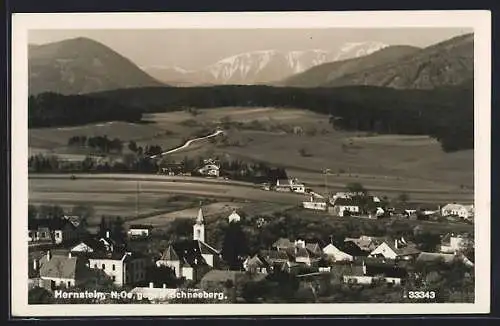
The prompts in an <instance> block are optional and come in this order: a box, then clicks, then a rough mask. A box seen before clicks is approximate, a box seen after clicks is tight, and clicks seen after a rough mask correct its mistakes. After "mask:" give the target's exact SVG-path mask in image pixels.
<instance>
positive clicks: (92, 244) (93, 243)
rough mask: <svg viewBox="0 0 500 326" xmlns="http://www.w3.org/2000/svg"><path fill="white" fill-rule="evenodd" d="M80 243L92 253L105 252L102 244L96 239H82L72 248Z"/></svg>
mask: <svg viewBox="0 0 500 326" xmlns="http://www.w3.org/2000/svg"><path fill="white" fill-rule="evenodd" d="M82 243H83V244H85V245H86V246H87V247H89V248H91V249H92V250H93V251H105V250H106V247H105V246H104V243H102V242H101V241H99V240H98V239H96V238H87V239H83V240H81V241H80V242H78V243H75V244H74V245H73V248H74V247H76V246H78V245H80V244H82Z"/></svg>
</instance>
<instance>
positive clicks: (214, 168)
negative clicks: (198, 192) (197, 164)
mask: <svg viewBox="0 0 500 326" xmlns="http://www.w3.org/2000/svg"><path fill="white" fill-rule="evenodd" d="M198 173H200V174H201V175H204V176H208V177H218V176H219V175H220V167H219V166H218V165H217V164H215V163H212V162H210V163H208V164H205V165H204V166H203V167H201V168H199V169H198Z"/></svg>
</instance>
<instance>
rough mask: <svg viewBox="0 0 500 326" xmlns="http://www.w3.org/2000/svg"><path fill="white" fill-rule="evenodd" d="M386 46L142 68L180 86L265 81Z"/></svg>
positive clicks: (254, 55) (265, 53) (260, 54)
mask: <svg viewBox="0 0 500 326" xmlns="http://www.w3.org/2000/svg"><path fill="white" fill-rule="evenodd" d="M386 46H387V45H386V44H384V43H380V42H361V43H346V44H344V45H343V46H342V47H341V48H340V49H339V50H338V51H326V50H321V49H312V50H296V51H277V50H260V51H251V52H245V53H241V54H237V55H233V56H230V57H227V58H224V59H222V60H219V61H217V62H215V63H213V64H210V65H208V66H206V67H203V68H201V69H198V70H186V69H183V68H181V67H175V66H173V67H172V66H166V67H162V66H152V67H143V69H144V71H146V72H147V73H149V74H150V75H151V76H153V77H155V78H157V79H158V80H161V81H163V82H165V83H168V84H173V85H178V86H182V85H204V84H210V85H228V84H233V85H234V84H238V85H254V84H266V83H271V82H276V81H279V80H282V79H283V78H286V77H288V76H291V75H293V74H298V73H301V72H303V71H305V70H307V69H309V68H312V67H314V66H317V65H320V64H323V63H326V62H331V61H338V60H343V59H348V58H355V57H360V56H364V55H368V54H370V53H373V52H376V51H378V50H380V49H383V48H384V47H386Z"/></svg>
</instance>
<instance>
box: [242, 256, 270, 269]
mask: <svg viewBox="0 0 500 326" xmlns="http://www.w3.org/2000/svg"><path fill="white" fill-rule="evenodd" d="M247 266H248V268H261V267H266V268H267V267H269V263H268V262H267V261H266V260H265V259H264V258H262V257H259V255H254V256H253V257H251V258H249V259H248V261H247Z"/></svg>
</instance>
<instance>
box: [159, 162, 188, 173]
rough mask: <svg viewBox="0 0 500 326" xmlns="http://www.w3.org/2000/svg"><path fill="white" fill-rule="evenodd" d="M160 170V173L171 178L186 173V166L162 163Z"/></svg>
mask: <svg viewBox="0 0 500 326" xmlns="http://www.w3.org/2000/svg"><path fill="white" fill-rule="evenodd" d="M158 169H159V173H161V174H166V175H170V176H174V175H181V174H183V173H184V165H183V164H182V163H173V162H169V163H161V164H160V166H159V168H158Z"/></svg>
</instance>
